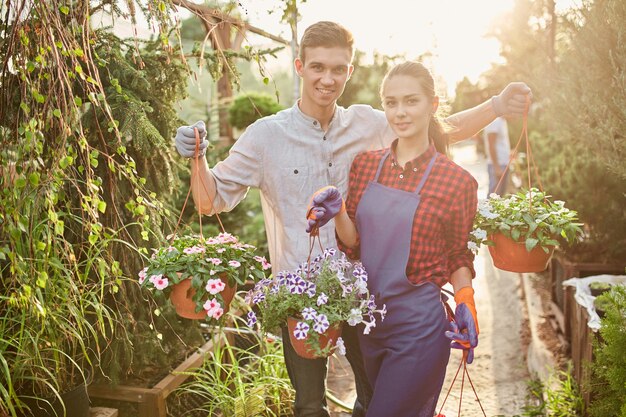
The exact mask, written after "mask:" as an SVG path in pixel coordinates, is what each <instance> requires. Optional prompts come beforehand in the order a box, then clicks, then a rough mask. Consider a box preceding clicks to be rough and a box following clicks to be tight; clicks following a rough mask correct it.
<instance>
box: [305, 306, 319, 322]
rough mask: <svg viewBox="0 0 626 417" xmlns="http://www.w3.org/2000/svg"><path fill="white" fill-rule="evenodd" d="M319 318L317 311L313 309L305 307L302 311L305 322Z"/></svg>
mask: <svg viewBox="0 0 626 417" xmlns="http://www.w3.org/2000/svg"><path fill="white" fill-rule="evenodd" d="M315 317H317V311H315V309H314V308H313V307H305V308H304V309H302V318H303V319H305V320H315Z"/></svg>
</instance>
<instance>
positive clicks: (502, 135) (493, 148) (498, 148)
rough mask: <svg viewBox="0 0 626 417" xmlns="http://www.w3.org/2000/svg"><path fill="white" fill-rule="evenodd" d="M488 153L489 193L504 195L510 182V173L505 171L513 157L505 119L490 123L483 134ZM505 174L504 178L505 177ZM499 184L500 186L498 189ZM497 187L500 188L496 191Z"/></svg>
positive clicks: (497, 119)
mask: <svg viewBox="0 0 626 417" xmlns="http://www.w3.org/2000/svg"><path fill="white" fill-rule="evenodd" d="M483 138H484V142H485V151H486V153H487V173H488V174H489V192H487V196H489V195H491V193H496V194H499V195H504V194H505V193H506V187H507V184H508V181H509V172H508V170H507V171H505V169H506V166H507V164H508V163H509V158H510V157H511V143H510V142H509V128H508V125H507V123H506V119H505V118H504V117H497V118H496V119H495V120H494V121H493V122H491V123H489V124H488V125H487V127H485V130H484V132H483ZM503 174H504V177H503ZM498 183H499V184H500V186H499V187H498ZM496 187H498V188H497V189H496Z"/></svg>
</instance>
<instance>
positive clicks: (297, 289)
mask: <svg viewBox="0 0 626 417" xmlns="http://www.w3.org/2000/svg"><path fill="white" fill-rule="evenodd" d="M307 287H308V284H307V282H306V281H305V280H303V279H302V278H300V277H295V279H294V280H293V281H292V282H291V284H290V283H287V288H288V289H289V292H291V293H292V294H303V293H304V291H306V289H307Z"/></svg>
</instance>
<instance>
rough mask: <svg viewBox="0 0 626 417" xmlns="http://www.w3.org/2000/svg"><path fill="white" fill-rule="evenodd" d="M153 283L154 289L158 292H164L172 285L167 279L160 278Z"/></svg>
mask: <svg viewBox="0 0 626 417" xmlns="http://www.w3.org/2000/svg"><path fill="white" fill-rule="evenodd" d="M152 282H153V283H154V288H156V289H157V290H164V289H166V288H167V286H168V285H170V282H169V281H168V279H167V278H159V279H156V280H154V281H152Z"/></svg>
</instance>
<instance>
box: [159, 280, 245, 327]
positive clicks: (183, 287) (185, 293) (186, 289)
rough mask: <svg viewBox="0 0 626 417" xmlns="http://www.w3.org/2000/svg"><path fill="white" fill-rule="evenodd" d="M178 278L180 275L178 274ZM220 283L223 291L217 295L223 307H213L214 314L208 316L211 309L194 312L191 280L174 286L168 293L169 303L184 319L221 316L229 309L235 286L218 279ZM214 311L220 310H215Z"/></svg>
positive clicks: (194, 303)
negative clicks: (222, 285) (220, 297)
mask: <svg viewBox="0 0 626 417" xmlns="http://www.w3.org/2000/svg"><path fill="white" fill-rule="evenodd" d="M178 275H179V276H180V274H178ZM220 281H221V282H222V283H224V289H223V290H222V291H221V292H220V293H219V294H220V295H221V296H222V300H223V305H213V309H214V314H212V315H209V312H210V311H211V309H208V308H206V306H205V308H203V309H202V310H200V311H198V312H196V306H197V304H196V302H195V301H194V299H193V297H194V295H195V294H196V290H195V288H193V287H192V286H191V278H187V279H184V280H182V281H180V282H179V283H178V284H174V285H173V287H172V292H171V293H170V301H171V302H172V304H173V305H174V308H175V309H176V314H178V315H179V316H181V317H184V318H186V319H194V320H203V319H206V318H207V317H214V318H219V317H215V315H218V316H221V315H223V314H226V313H228V309H229V308H230V302H231V301H232V300H233V297H234V296H235V293H236V292H237V284H235V285H234V286H232V287H231V286H229V285H228V282H227V280H225V279H223V278H220ZM216 309H221V311H220V310H216Z"/></svg>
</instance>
